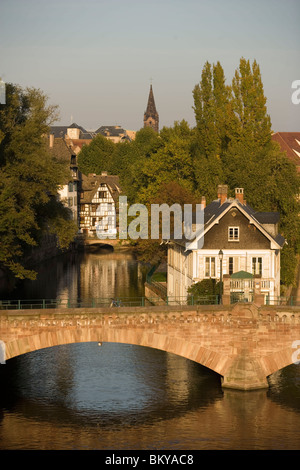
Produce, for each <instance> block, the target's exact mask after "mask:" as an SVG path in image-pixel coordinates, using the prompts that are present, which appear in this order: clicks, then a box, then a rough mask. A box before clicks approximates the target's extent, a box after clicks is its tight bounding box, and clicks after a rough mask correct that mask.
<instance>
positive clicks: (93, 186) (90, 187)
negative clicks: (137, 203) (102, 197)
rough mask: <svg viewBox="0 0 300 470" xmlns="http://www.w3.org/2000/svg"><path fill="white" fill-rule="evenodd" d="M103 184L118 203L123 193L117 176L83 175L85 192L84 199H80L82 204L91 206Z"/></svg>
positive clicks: (82, 186)
mask: <svg viewBox="0 0 300 470" xmlns="http://www.w3.org/2000/svg"><path fill="white" fill-rule="evenodd" d="M101 183H105V184H106V185H107V187H108V189H109V191H110V193H111V195H112V197H113V199H114V201H115V203H117V202H118V198H119V194H120V192H121V188H120V184H119V177H118V176H116V175H94V174H89V175H88V176H86V175H82V180H81V189H82V191H83V192H84V193H83V198H81V199H80V203H81V204H89V203H91V202H92V200H93V198H94V196H95V194H96V192H97V191H98V190H99V186H100V184H101Z"/></svg>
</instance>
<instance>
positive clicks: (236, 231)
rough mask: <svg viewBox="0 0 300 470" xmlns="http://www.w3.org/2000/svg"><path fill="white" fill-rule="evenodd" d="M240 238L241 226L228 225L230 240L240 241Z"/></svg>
mask: <svg viewBox="0 0 300 470" xmlns="http://www.w3.org/2000/svg"><path fill="white" fill-rule="evenodd" d="M239 240H240V228H239V227H228V241H229V242H238V241H239Z"/></svg>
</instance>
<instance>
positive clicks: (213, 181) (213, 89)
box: [192, 62, 232, 200]
mask: <svg viewBox="0 0 300 470" xmlns="http://www.w3.org/2000/svg"><path fill="white" fill-rule="evenodd" d="M193 97H194V111H195V119H196V136H195V139H194V142H193V146H192V155H193V163H194V171H195V182H196V188H197V192H198V194H203V195H205V196H206V198H207V199H208V200H211V199H212V198H213V197H214V196H215V188H216V187H217V185H218V184H221V183H223V182H224V171H223V166H222V161H221V154H222V152H223V150H224V148H226V145H227V141H228V133H227V132H226V131H227V128H228V122H229V117H230V116H231V115H232V113H231V112H230V101H229V97H230V88H229V87H228V86H226V84H225V76H224V72H223V69H222V67H221V64H220V63H219V62H218V63H217V64H216V65H213V66H211V64H210V63H209V62H206V64H205V65H204V68H203V71H202V75H201V81H200V83H199V84H197V85H196V86H195V88H194V90H193Z"/></svg>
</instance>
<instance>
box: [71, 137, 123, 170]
mask: <svg viewBox="0 0 300 470" xmlns="http://www.w3.org/2000/svg"><path fill="white" fill-rule="evenodd" d="M114 150H115V144H114V143H113V142H112V141H110V140H108V139H106V137H104V136H103V135H101V134H98V135H97V136H96V137H95V138H94V139H93V140H92V142H91V143H90V144H89V145H85V146H84V147H83V148H82V150H81V152H80V153H79V155H78V168H79V170H80V171H81V172H82V173H83V174H84V175H88V174H89V173H96V174H97V175H101V172H102V171H107V172H109V173H111V165H112V155H113V153H114Z"/></svg>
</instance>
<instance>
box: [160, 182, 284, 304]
mask: <svg viewBox="0 0 300 470" xmlns="http://www.w3.org/2000/svg"><path fill="white" fill-rule="evenodd" d="M227 192H228V188H227V186H225V185H220V186H219V187H218V198H217V199H216V200H214V201H212V202H211V203H210V204H208V205H207V206H206V203H205V199H203V206H202V208H203V210H204V221H203V227H202V228H201V230H200V232H199V233H198V234H197V235H196V237H195V238H194V239H193V240H191V241H187V240H184V239H183V238H182V239H175V238H172V239H170V240H169V241H168V277H167V279H168V281H167V293H168V296H169V297H176V298H186V297H187V292H188V288H189V287H190V286H191V285H192V284H194V283H197V282H199V281H202V280H203V279H215V280H216V281H220V280H222V282H223V281H224V287H225V284H226V286H228V288H229V289H230V292H228V291H227V292H226V295H227V294H230V295H231V297H232V296H233V295H234V296H235V298H240V299H243V300H246V301H252V300H253V295H254V290H255V288H257V289H259V294H260V295H261V296H262V297H263V298H264V301H265V302H269V303H271V302H272V299H274V298H275V297H278V296H280V252H281V249H282V248H283V246H284V244H285V243H286V241H285V239H284V238H283V237H282V235H280V233H279V232H278V224H279V214H278V213H277V212H257V211H255V210H254V209H253V208H252V207H251V206H249V204H247V202H246V200H245V199H244V190H243V188H236V190H235V197H233V198H230V197H228V194H227ZM225 281H226V283H225ZM256 293H258V291H257V292H256Z"/></svg>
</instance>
